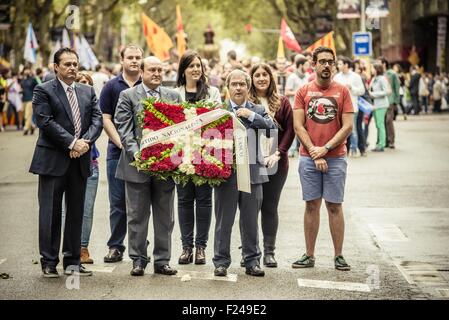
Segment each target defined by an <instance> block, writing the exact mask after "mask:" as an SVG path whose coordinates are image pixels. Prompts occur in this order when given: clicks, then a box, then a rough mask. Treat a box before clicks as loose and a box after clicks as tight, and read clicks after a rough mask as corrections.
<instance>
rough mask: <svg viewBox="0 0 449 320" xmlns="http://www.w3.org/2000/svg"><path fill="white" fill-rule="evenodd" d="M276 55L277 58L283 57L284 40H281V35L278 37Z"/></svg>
mask: <svg viewBox="0 0 449 320" xmlns="http://www.w3.org/2000/svg"><path fill="white" fill-rule="evenodd" d="M277 57H278V58H285V51H284V42H283V41H282V36H280V37H279V43H278V54H277Z"/></svg>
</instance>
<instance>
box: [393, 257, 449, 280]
mask: <svg viewBox="0 0 449 320" xmlns="http://www.w3.org/2000/svg"><path fill="white" fill-rule="evenodd" d="M393 262H394V264H395V265H396V267H397V268H398V269H399V271H400V272H401V273H402V275H403V276H404V278H405V279H406V280H407V282H408V283H409V284H427V285H441V284H444V283H447V281H446V280H445V279H444V277H442V276H441V274H440V273H439V272H438V271H437V269H436V268H435V267H434V266H433V265H431V264H430V263H426V262H414V261H401V262H398V261H393Z"/></svg>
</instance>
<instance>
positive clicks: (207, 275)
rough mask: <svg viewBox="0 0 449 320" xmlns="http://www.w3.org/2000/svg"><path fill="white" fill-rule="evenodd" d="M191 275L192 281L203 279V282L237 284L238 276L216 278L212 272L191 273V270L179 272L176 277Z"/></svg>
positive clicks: (229, 274)
mask: <svg viewBox="0 0 449 320" xmlns="http://www.w3.org/2000/svg"><path fill="white" fill-rule="evenodd" d="M186 275H189V276H190V278H192V279H201V280H215V281H228V282H237V274H235V273H228V275H227V276H226V277H216V276H214V273H213V271H212V272H201V271H189V270H178V273H177V274H176V275H175V277H178V278H182V277H183V276H186Z"/></svg>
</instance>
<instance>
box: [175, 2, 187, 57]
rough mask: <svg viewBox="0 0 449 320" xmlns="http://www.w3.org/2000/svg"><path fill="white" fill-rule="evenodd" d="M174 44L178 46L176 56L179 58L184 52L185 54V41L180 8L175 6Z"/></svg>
mask: <svg viewBox="0 0 449 320" xmlns="http://www.w3.org/2000/svg"><path fill="white" fill-rule="evenodd" d="M176 29H177V30H178V32H177V34H176V42H177V46H178V55H179V57H180V58H181V57H182V55H183V54H184V52H186V39H185V35H184V26H183V25H182V16H181V7H180V6H179V4H177V5H176Z"/></svg>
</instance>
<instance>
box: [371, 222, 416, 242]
mask: <svg viewBox="0 0 449 320" xmlns="http://www.w3.org/2000/svg"><path fill="white" fill-rule="evenodd" d="M369 227H370V229H371V231H372V232H373V234H374V235H375V236H376V238H377V239H378V240H379V241H389V242H407V241H410V239H409V238H408V237H407V236H406V235H405V234H404V233H403V232H402V231H401V229H399V228H398V226H396V225H394V224H372V223H370V224H369Z"/></svg>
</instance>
